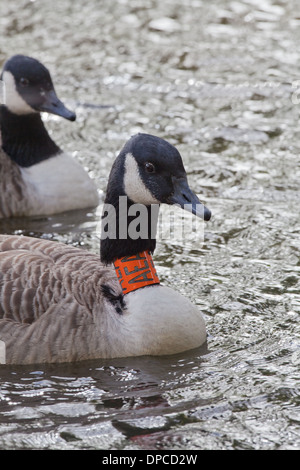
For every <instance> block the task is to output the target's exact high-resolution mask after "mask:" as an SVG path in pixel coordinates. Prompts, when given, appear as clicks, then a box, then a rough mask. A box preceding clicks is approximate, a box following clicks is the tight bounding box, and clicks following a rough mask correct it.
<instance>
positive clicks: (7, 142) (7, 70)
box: [0, 55, 98, 218]
mask: <svg viewBox="0 0 300 470" xmlns="http://www.w3.org/2000/svg"><path fill="white" fill-rule="evenodd" d="M0 78H1V80H2V82H3V95H4V96H3V102H4V104H2V105H1V106H0V218H4V217H16V216H31V215H49V214H54V213H59V212H64V211H68V210H72V209H83V208H88V207H95V206H97V205H98V192H97V189H96V187H95V185H94V183H93V181H92V180H91V178H90V177H89V175H88V173H87V172H86V171H85V170H84V168H83V167H82V166H81V165H80V164H79V163H78V162H77V161H76V160H75V159H74V158H73V157H71V156H70V155H67V154H65V153H64V152H63V151H62V150H61V149H60V148H59V146H58V145H57V144H56V143H55V142H54V141H53V140H52V139H51V137H50V136H49V134H48V132H47V130H46V128H45V126H44V123H43V121H42V119H41V115H40V113H41V112H48V113H52V114H55V115H58V116H61V117H63V118H65V119H68V120H70V121H74V120H75V119H76V115H75V113H73V112H72V111H70V110H68V109H67V108H66V107H65V105H64V104H63V103H62V101H60V100H59V99H58V97H57V95H56V93H55V90H54V86H53V83H52V79H51V76H50V73H49V71H48V69H47V68H46V67H45V66H44V65H43V64H41V63H40V62H39V61H38V60H36V59H33V58H31V57H27V56H23V55H16V56H13V57H11V58H10V59H9V60H7V61H6V62H5V64H4V66H3V69H2V73H1V77H0Z"/></svg>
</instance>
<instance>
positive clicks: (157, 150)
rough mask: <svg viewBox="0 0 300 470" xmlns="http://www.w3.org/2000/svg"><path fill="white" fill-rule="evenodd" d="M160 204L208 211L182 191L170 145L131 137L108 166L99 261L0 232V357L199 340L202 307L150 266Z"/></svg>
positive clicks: (56, 358)
mask: <svg viewBox="0 0 300 470" xmlns="http://www.w3.org/2000/svg"><path fill="white" fill-rule="evenodd" d="M162 203H165V204H179V205H180V206H182V207H183V208H187V209H188V210H190V211H191V212H193V213H194V214H195V215H196V216H200V217H201V218H203V219H204V220H209V219H210V216H211V214H210V211H209V210H208V209H207V208H206V207H205V206H203V204H202V203H201V202H200V201H199V199H198V197H197V196H196V194H195V193H193V192H192V191H191V189H190V188H189V185H188V181H187V176H186V172H185V169H184V166H183V163H182V159H181V156H180V154H179V152H178V151H177V149H176V148H175V147H174V146H172V145H171V144H169V143H168V142H166V141H165V140H163V139H160V138H158V137H155V136H152V135H148V134H138V135H136V136H134V137H132V138H131V139H130V140H129V141H128V142H127V143H126V144H125V146H124V147H123V149H122V150H121V152H120V154H119V156H118V157H117V158H116V160H115V162H114V164H113V167H112V170H111V172H110V176H109V180H108V185H107V192H106V199H105V204H104V210H103V218H102V227H103V231H102V232H103V233H102V236H101V249H100V254H101V261H100V259H99V256H97V255H95V254H92V253H89V252H87V251H85V250H82V249H79V248H75V247H71V246H67V245H65V244H62V243H58V242H53V241H48V240H42V239H37V238H30V237H25V236H24V237H23V236H12V235H0V362H2V363H7V364H28V363H45V362H70V361H79V360H84V359H95V358H112V357H127V356H139V355H164V354H174V353H178V352H182V351H185V350H189V349H193V348H196V347H198V346H200V345H202V344H203V343H205V341H206V328H205V322H204V319H203V317H202V315H201V312H200V311H199V309H198V308H197V307H196V306H195V305H193V303H192V302H190V300H189V299H187V298H185V297H183V296H182V295H180V294H179V293H178V292H176V291H175V290H173V289H171V288H169V287H165V286H163V285H161V284H160V281H159V278H158V276H157V273H156V270H155V267H154V264H153V260H152V256H151V255H152V253H153V252H154V250H155V243H156V240H155V231H153V229H152V228H151V227H152V224H153V217H154V216H153V207H156V208H157V207H159V204H162ZM135 204H138V205H139V206H138V207H140V210H141V209H142V208H143V209H144V211H145V218H144V221H145V222H149V225H147V224H146V227H147V228H146V232H147V233H146V236H145V237H144V238H141V237H136V236H135V235H136V234H134V235H133V236H130V234H129V227H130V224H131V223H132V222H134V221H135V220H136V214H135V210H136V206H135ZM109 226H110V227H109ZM120 230H122V231H123V233H122V234H121V233H120ZM126 232H127V233H126Z"/></svg>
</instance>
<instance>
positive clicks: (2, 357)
mask: <svg viewBox="0 0 300 470" xmlns="http://www.w3.org/2000/svg"><path fill="white" fill-rule="evenodd" d="M0 364H6V346H5V343H4V341H1V340H0Z"/></svg>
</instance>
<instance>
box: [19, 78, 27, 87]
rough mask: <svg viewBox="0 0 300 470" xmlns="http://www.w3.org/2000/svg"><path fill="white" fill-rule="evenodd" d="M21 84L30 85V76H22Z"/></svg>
mask: <svg viewBox="0 0 300 470" xmlns="http://www.w3.org/2000/svg"><path fill="white" fill-rule="evenodd" d="M20 85H22V86H28V85H29V80H28V78H24V77H22V78H20Z"/></svg>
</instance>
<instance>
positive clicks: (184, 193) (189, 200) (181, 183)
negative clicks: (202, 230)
mask: <svg viewBox="0 0 300 470" xmlns="http://www.w3.org/2000/svg"><path fill="white" fill-rule="evenodd" d="M172 179H173V188H174V192H173V194H172V196H171V197H170V198H169V200H168V204H178V205H179V206H180V207H182V209H185V210H187V211H188V212H191V213H192V214H195V215H196V216H198V217H200V218H201V219H203V220H206V221H207V220H209V219H210V218H211V212H210V210H209V209H208V208H207V207H205V206H204V205H203V204H202V202H201V201H200V200H199V198H198V196H196V194H195V193H194V192H193V191H192V190H191V188H190V187H189V185H188V182H187V179H186V178H175V177H173V178H172Z"/></svg>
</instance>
